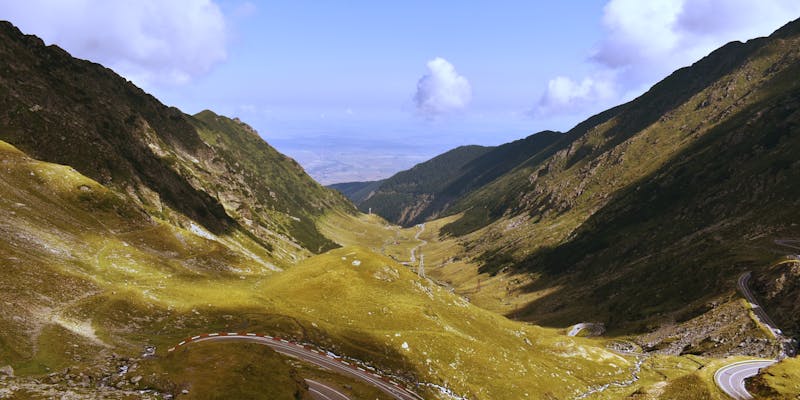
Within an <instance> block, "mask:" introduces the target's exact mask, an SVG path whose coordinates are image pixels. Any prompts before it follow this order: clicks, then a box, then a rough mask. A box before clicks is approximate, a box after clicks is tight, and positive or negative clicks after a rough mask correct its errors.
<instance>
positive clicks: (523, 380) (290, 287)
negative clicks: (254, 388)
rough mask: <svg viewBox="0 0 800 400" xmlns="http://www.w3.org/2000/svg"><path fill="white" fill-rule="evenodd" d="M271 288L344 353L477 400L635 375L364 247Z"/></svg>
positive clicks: (286, 276)
mask: <svg viewBox="0 0 800 400" xmlns="http://www.w3.org/2000/svg"><path fill="white" fill-rule="evenodd" d="M354 263H355V264H354ZM356 264H357V265H356ZM264 289H265V291H268V292H269V293H272V294H273V296H274V297H273V301H274V302H275V306H276V307H277V308H278V309H281V310H283V312H285V313H286V314H291V315H296V316H297V317H298V319H300V320H307V321H314V324H316V325H317V326H318V327H319V328H320V329H322V330H324V331H326V332H327V333H328V334H329V335H331V336H333V337H337V338H342V341H343V343H344V344H343V345H342V351H346V352H347V353H348V354H351V355H355V356H357V357H359V358H363V359H371V360H378V361H379V363H380V365H387V366H391V367H392V369H394V370H395V371H396V372H397V373H403V372H405V373H411V374H414V375H416V378H417V379H421V380H423V381H430V382H433V383H437V384H445V383H447V384H448V385H449V386H451V387H452V388H453V389H454V390H456V391H457V392H460V393H463V394H465V395H469V396H472V397H475V398H491V399H512V398H513V399H516V398H524V397H526V396H525V394H526V393H527V394H528V396H533V398H535V396H536V395H537V394H542V393H551V394H553V395H556V396H559V397H569V396H573V395H575V394H576V393H578V392H580V391H581V390H583V389H585V388H586V386H587V385H586V382H587V381H588V382H596V383H598V384H602V383H604V382H607V381H612V380H615V379H625V376H626V374H628V373H629V369H630V368H631V366H632V363H631V361H630V360H628V359H626V358H624V357H620V356H617V355H615V354H613V353H611V352H609V351H607V350H605V349H603V348H602V347H600V346H598V345H597V343H596V342H592V341H588V340H585V339H578V338H574V339H573V338H567V337H564V336H562V335H560V334H559V333H558V332H557V331H555V330H549V329H544V328H539V327H535V326H530V325H527V324H523V323H518V322H514V321H511V320H508V319H506V318H504V317H501V316H499V315H497V314H494V313H491V312H488V311H485V310H483V309H480V308H477V307H475V306H472V305H470V304H469V303H467V302H466V301H464V300H463V299H462V298H461V297H459V296H457V295H453V294H451V293H449V292H448V291H446V290H444V289H442V288H441V287H439V286H438V285H436V284H434V283H432V282H430V281H426V280H422V279H420V278H419V277H418V276H417V275H416V274H414V273H413V272H411V271H409V270H408V269H406V268H404V267H403V266H401V265H398V264H397V263H395V262H394V261H393V260H392V259H390V258H388V257H385V256H380V255H376V254H375V253H372V252H370V251H369V250H368V249H366V248H361V247H347V248H342V249H337V250H334V251H330V252H328V253H326V254H323V255H320V256H316V257H312V258H310V259H308V260H306V261H304V262H302V263H300V264H298V265H297V266H296V267H294V268H292V269H291V270H289V271H286V272H284V273H282V274H279V275H276V276H274V277H273V278H272V279H270V280H269V281H267V282H265V288H264ZM488 338H490V339H488Z"/></svg>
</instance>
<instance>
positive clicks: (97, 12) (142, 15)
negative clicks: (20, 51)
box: [0, 0, 226, 86]
mask: <svg viewBox="0 0 800 400" xmlns="http://www.w3.org/2000/svg"><path fill="white" fill-rule="evenodd" d="M0 19H7V20H9V21H11V22H12V23H13V24H15V25H17V26H19V27H20V29H21V30H22V31H23V32H25V33H29V34H35V35H37V36H39V37H41V38H42V39H44V40H45V42H47V43H48V44H49V43H55V44H57V45H58V46H60V47H62V48H64V49H65V50H67V51H69V52H70V53H71V54H72V55H74V56H76V57H80V58H85V59H89V60H92V61H95V62H99V63H101V64H104V65H106V66H108V67H111V68H112V69H114V70H115V71H117V72H118V73H120V74H121V75H124V76H126V77H127V78H129V79H131V80H133V81H135V82H136V83H137V84H140V85H144V86H148V85H149V84H156V85H157V84H182V83H186V82H188V81H190V80H191V79H192V78H194V77H197V76H199V75H202V74H204V73H206V72H208V71H209V70H210V69H211V68H212V67H213V65H214V64H216V63H218V62H220V61H222V60H224V59H225V57H226V51H225V45H226V25H225V18H224V16H223V14H222V12H221V11H220V9H219V7H218V6H217V4H215V3H214V2H213V1H211V0H174V1H173V0H170V1H161V0H137V1H109V0H74V1H61V0H26V1H4V2H0Z"/></svg>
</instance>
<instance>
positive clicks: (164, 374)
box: [127, 342, 311, 400]
mask: <svg viewBox="0 0 800 400" xmlns="http://www.w3.org/2000/svg"><path fill="white" fill-rule="evenodd" d="M127 375H128V376H129V377H131V378H133V377H136V376H140V377H141V378H142V379H141V381H139V382H137V386H138V388H139V389H155V390H157V391H158V392H160V393H165V394H171V395H173V396H175V397H176V398H179V399H264V400H281V399H285V400H300V399H304V400H306V399H311V396H310V395H309V393H308V390H307V387H306V384H305V382H304V381H303V377H302V376H301V375H300V374H299V373H298V372H297V370H296V369H295V368H293V367H292V366H291V365H289V364H288V363H287V362H286V360H285V359H284V357H282V356H280V355H278V354H277V353H275V351H273V350H272V349H270V348H269V347H267V346H263V345H259V344H256V343H241V342H238V343H196V344H193V345H192V346H186V347H183V348H181V349H179V350H178V351H176V352H174V353H172V354H170V355H169V356H168V357H157V358H150V359H145V360H143V361H142V362H141V363H140V364H139V366H138V368H135V369H131V370H129V371H128V373H127ZM183 391H188V393H186V394H182V392H183Z"/></svg>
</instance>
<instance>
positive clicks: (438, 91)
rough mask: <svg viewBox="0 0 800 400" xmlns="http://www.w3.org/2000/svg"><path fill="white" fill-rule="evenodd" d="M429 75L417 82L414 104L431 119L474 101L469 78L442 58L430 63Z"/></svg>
mask: <svg viewBox="0 0 800 400" xmlns="http://www.w3.org/2000/svg"><path fill="white" fill-rule="evenodd" d="M427 66H428V73H427V74H425V75H424V76H423V77H422V78H420V79H419V81H418V82H417V92H416V94H415V95H414V102H415V104H416V106H417V110H418V111H419V112H421V113H423V114H425V115H427V116H429V117H433V116H436V115H439V114H443V113H447V112H451V111H456V110H460V109H463V108H464V107H466V106H467V104H469V101H470V100H471V99H472V87H471V86H470V84H469V81H467V78H465V77H463V76H461V75H459V74H458V72H456V69H455V67H454V66H453V64H450V63H449V62H448V61H447V60H445V59H444V58H441V57H436V58H434V59H433V60H430V61H428V64H427Z"/></svg>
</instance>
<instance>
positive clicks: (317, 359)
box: [168, 332, 423, 400]
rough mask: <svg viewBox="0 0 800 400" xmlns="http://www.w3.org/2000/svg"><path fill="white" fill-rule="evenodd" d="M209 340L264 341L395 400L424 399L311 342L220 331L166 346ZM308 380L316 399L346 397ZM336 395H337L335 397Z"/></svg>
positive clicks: (276, 348)
mask: <svg viewBox="0 0 800 400" xmlns="http://www.w3.org/2000/svg"><path fill="white" fill-rule="evenodd" d="M209 341H247V342H254V343H258V344H263V345H266V346H269V347H271V348H272V349H273V350H275V351H277V352H278V353H281V354H285V355H287V356H291V357H294V358H297V359H299V360H302V361H305V362H308V363H311V364H314V365H317V366H320V367H323V368H326V369H329V370H331V371H334V372H337V373H340V374H343V375H348V376H352V377H355V378H356V379H359V380H361V381H364V382H366V383H368V384H370V385H372V386H375V387H376V388H378V389H380V390H381V391H383V392H385V393H386V394H388V395H390V396H392V397H394V398H395V399H397V400H423V399H422V397H420V396H419V395H417V394H416V393H414V392H412V391H411V390H409V389H408V388H406V387H405V386H403V385H402V384H400V383H397V382H395V381H393V380H391V379H390V378H388V377H385V376H382V375H380V374H378V371H373V370H368V369H365V368H362V367H360V366H358V365H356V364H353V363H351V362H348V361H346V360H344V359H342V358H339V357H336V356H335V355H333V354H331V353H327V352H324V351H322V350H318V349H315V348H313V347H312V346H310V345H303V344H299V343H295V342H291V341H288V340H286V339H281V338H277V337H272V336H269V335H263V334H260V333H237V332H219V333H207V334H202V335H198V336H192V337H191V338H188V339H186V340H183V341H181V342H180V343H178V344H177V345H176V346H175V347H173V348H171V349H169V350H168V351H169V352H173V351H175V350H176V349H178V348H179V347H182V346H186V345H189V344H190V343H196V342H209ZM311 382H313V384H311V383H309V390H310V391H311V394H312V395H313V396H314V398H315V399H321V400H325V399H331V400H341V399H347V396H344V395H343V394H341V393H339V392H336V390H335V389H333V388H331V387H329V386H325V385H323V384H321V383H319V382H316V381H311ZM336 396H338V397H336Z"/></svg>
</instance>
